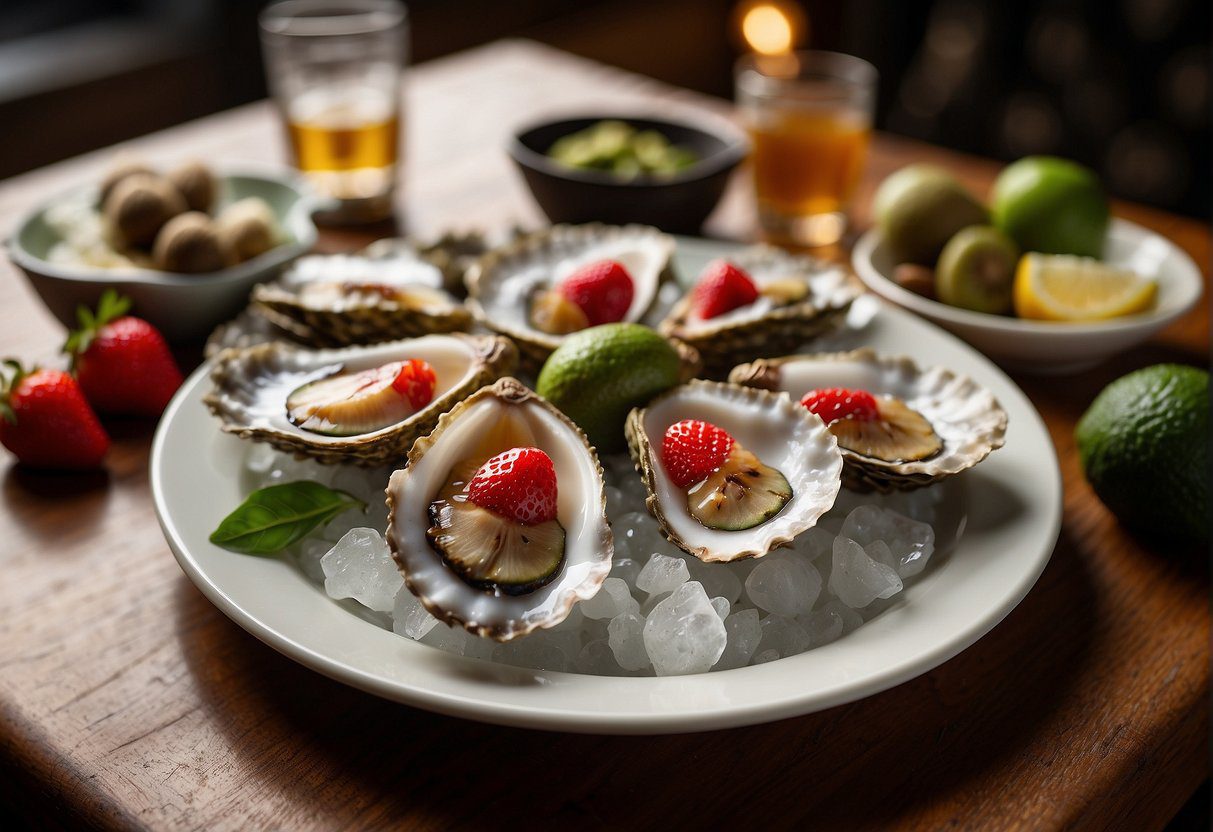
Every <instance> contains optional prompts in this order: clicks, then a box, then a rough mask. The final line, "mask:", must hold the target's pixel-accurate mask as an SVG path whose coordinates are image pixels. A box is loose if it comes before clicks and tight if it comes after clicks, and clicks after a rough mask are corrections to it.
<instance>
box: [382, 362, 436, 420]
mask: <svg viewBox="0 0 1213 832" xmlns="http://www.w3.org/2000/svg"><path fill="white" fill-rule="evenodd" d="M437 383H438V376H436V375H435V374H434V368H433V367H431V366H430V363H429V362H428V361H422V360H421V359H420V358H410V359H408V360H407V361H404V362H402V363H401V365H400V372H399V373H398V374H397V375H396V378H395V379H393V380H392V389H393V390H395V391H396V392H397V393H399V394H400V395H402V396H404V398H405V399H407V400H408V403H409V404H410V405H412V406H413V410H420V409H421V408H423V407H425V406H426V405H427V404H429V403H430V402H431V401H433V400H434V386H435V385H436V384H437Z"/></svg>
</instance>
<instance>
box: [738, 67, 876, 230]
mask: <svg viewBox="0 0 1213 832" xmlns="http://www.w3.org/2000/svg"><path fill="white" fill-rule="evenodd" d="M736 83H737V103H738V105H739V107H740V109H741V113H742V118H743V119H744V121H745V124H746V128H747V129H748V130H749V133H750V140H751V142H752V146H753V150H752V153H751V167H752V171H753V177H754V197H755V199H756V201H757V207H758V219H759V224H760V226H761V229H762V232H763V236H764V237H766V238H767V239H768V240H770V241H772V242H776V243H782V244H785V245H794V246H820V245H829V244H832V243H835V242H837V241H838V240H839V238H841V237H842V235H843V232H844V231H846V226H847V217H846V211H847V208H848V207H849V205H850V201H851V198H852V196H853V195H854V192H855V187H856V185H857V184H858V182H859V178H860V176H861V175H862V173H863V166H864V163H865V161H866V159H867V154H868V143H869V141H870V138H871V134H872V112H873V108H874V105H875V96H876V69H875V67H873V66H872V65H871V64H869V63H868V62H867V61H864V60H861V59H859V58H855V57H852V56H850V55H842V54H838V53H834V52H794V53H788V54H785V55H753V56H749V57H746V58H742V59H741V61H740V62H739V63H738V65H737V73H736Z"/></svg>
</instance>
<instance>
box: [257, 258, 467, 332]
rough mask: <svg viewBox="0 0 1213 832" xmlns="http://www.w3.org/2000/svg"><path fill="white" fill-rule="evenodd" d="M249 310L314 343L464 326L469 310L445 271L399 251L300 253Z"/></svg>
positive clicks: (261, 291) (260, 290) (264, 286)
mask: <svg viewBox="0 0 1213 832" xmlns="http://www.w3.org/2000/svg"><path fill="white" fill-rule="evenodd" d="M251 300H252V306H253V309H254V310H256V312H257V313H258V314H260V315H262V316H263V317H265V318H267V319H268V320H270V321H271V322H272V323H273V324H274V325H275V326H278V327H280V328H281V329H283V330H284V331H285V332H287V333H288V334H289V335H290V336H291V337H292V338H294V339H295V340H297V341H300V342H303V343H306V344H310V345H312V346H318V347H339V346H349V345H353V344H374V343H378V342H380V341H388V340H394V339H397V338H407V337H413V336H418V335H429V334H432V333H442V332H463V331H466V330H468V329H469V328H470V327H471V323H472V316H471V313H470V312H468V310H467V309H466V308H465V307H464V306H463V304H462V303H460V302H459V300H458V299H457V298H455V297H454V296H452V295H451V294H450V293H449V292H448V291H446V289H445V288H444V277H443V273H442V271H441V270H440V269H439V268H438V267H437V266H435V265H434V264H432V263H430V262H428V261H427V260H425V259H423V258H422V257H421V256H419V255H417V254H413V253H410V252H407V251H404V250H401V251H398V252H396V253H395V254H394V256H391V257H383V258H377V259H376V258H371V257H365V256H360V255H348V254H329V255H313V256H311V257H301V258H300V259H299V260H296V261H295V263H294V265H292V266H291V268H290V269H288V270H287V271H286V272H285V273H284V274H283V275H282V277H280V278H279V279H278V280H275V281H273V282H271V283H263V284H261V285H259V286H257V287H256V288H254V289H253V294H252V297H251Z"/></svg>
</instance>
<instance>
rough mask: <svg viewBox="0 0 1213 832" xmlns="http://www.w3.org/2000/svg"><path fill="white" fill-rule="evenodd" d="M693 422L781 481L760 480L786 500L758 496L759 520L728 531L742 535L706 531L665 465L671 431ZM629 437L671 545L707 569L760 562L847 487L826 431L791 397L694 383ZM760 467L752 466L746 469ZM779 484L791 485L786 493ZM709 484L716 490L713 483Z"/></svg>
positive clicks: (650, 409)
mask: <svg viewBox="0 0 1213 832" xmlns="http://www.w3.org/2000/svg"><path fill="white" fill-rule="evenodd" d="M806 417H807V418H806ZM687 419H691V420H701V421H704V422H708V423H710V424H711V425H714V426H716V427H718V428H721V429H722V430H724V431H726V432H727V433H728V434H729V435H730V436H731V437H732V438H733V439H734V440H735V442H736V444H737V445H740V446H743V447H744V449H745V451H746V452H747V453H748V454H749V455H751V456H752V457H753V458H755V459H756V460H757V462H758V463H759V464H760V466H761V467H762V468H766V469H769V471H773V472H774V473H775V474H777V475H778V477H776V476H772V475H771V474H770V473H769V472H762V474H763V479H764V480H765V482H764V483H763V484H762V487H763V488H764V489H766V490H767V492H773V493H776V494H777V496H780V497H781V499H780V500H779V501H777V502H776V503H775V504H770V501H769V500H768V499H767V494H766V493H764V494H762V495H760V497H761V498H762V499H761V500H760V501H759V503H758V509H759V510H760V511H761V513H760V514H759V516H757V517H753V518H748V519H746V521H745V522H744V523H740V524H728V525H730V526H732V527H733V528H735V529H736V530H728V529H726V528H722V527H721V526H723V525H725V524H715V525H716V526H717V527H715V528H713V527H709V526H708V525H705V523H704V522H703V519H701V518H702V517H703V514H702V512H701V511H699V510H698V507H697V506H695V505H694V500H695V494H694V493H693V492H694V488H692V489H690V490H688V489H687V488H686V487H680V486H679V485H678V484H677V483H676V481H675V478H674V476H672V473H671V471H670V470H667V468H666V465H665V462H664V461H663V459H662V442H663V439H664V437H665V435H666V431H667V430H668V429H669V428H670V426H671V425H675V424H676V423H678V422H681V421H682V420H687ZM625 429H626V433H627V437H628V446H629V448H630V449H631V452H632V459H633V461H634V462H635V464H636V467H637V469H638V470H639V471H640V475H641V477H642V479H643V480H644V484H645V487H646V488H647V489H648V492H649V495H648V497H647V498H646V500H645V503H646V505H647V506H648V509H649V511H650V512H651V513H652V514H653V516H654V517H656V518H657V522H658V523H659V524H660V525H661V530H662V533H663V534H664V535H665V536H666V537H667V538H669V540H670V541H671V542H672V543H674V544H675V545H677V546H678V547H679V548H681V549H683V550H684V551H686V552H688V553H689V554H692V555H694V556H695V557H697V558H699V559H700V560H702V561H707V562H717V561H733V560H741V559H743V558H751V557H762V556H763V555H765V554H767V553H768V552H770V551H771V550H772V549H776V548H778V547H780V546H782V545H784V544H786V543H790V542H791V541H792V539H793V538H795V537H796V535H798V534H800V533H801V532H804V531H806V530H808V529H810V528H812V527H813V526H814V525H815V524H816V523H817V520H818V519H819V518H820V517H821V515H823V514H825V513H826V512H827V511H829V510H830V508H831V507H832V506H833V505H834V499H835V498H836V497H837V496H838V490H839V488H840V487H841V483H840V475H841V473H842V457H841V456H840V454H839V452H838V442H837V441H836V440H835V439H834V436H833V435H832V434H831V433H830V432H829V431H828V430H826V426H825V423H824V422H822V421H821V419H819V418H818V417H817V416H815V415H814V414H812V413H810V412H809V411H807V410H805V409H804V408H802V407H800V406H799V405H797V404H794V403H793V402H792V401H791V400H790V399H788V397H786V396H780V395H778V394H775V393H771V392H768V391H765V390H754V389H750V388H746V387H741V386H738V385H735V384H725V383H722V382H715V381H703V380H695V381H691V382H688V383H687V384H684V385H682V386H681V387H676V388H674V389H673V390H670V391H669V392H667V393H664V394H662V395H660V396H658V397H657V398H656V399H654V400H653V401H651V402H649V403H648V405H646V406H645V407H641V408H636V409H634V410H633V411H632V412H631V413H630V414H629V415H628V421H627V425H626V428H625ZM758 467H759V466H755V465H754V464H753V461H751V460H747V468H751V469H752V468H758ZM779 477H782V479H783V480H784V481H785V482H784V483H783V484H782V485H780V484H779V483H778V479H779ZM772 481H774V482H773V484H771V485H768V483H771V482H772ZM705 483H706V484H707V485H709V486H711V485H712V482H711V477H709V478H708V480H705ZM786 491H790V494H788V493H786ZM779 492H784V493H782V494H780V493H779ZM755 520H757V521H758V522H754V521H755ZM747 525H748V526H749V527H748V528H745V527H744V526H747ZM739 526H740V528H739Z"/></svg>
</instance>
